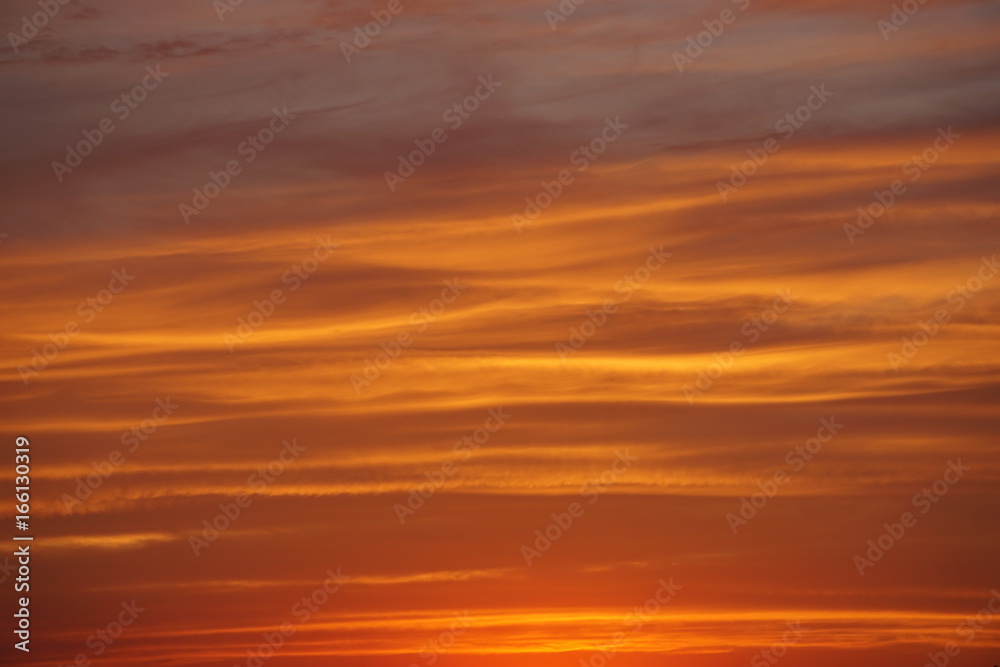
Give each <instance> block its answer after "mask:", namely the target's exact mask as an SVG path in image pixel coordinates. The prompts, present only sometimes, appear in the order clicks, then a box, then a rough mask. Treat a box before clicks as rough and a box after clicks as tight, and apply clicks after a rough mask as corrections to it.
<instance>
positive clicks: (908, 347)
mask: <svg viewBox="0 0 1000 667" xmlns="http://www.w3.org/2000/svg"><path fill="white" fill-rule="evenodd" d="M997 272H1000V264H997V256H996V255H993V257H991V258H987V257H983V258H982V259H981V260H980V265H979V269H978V271H977V272H976V274H975V275H973V276H971V277H969V278H968V279H967V280H966V281H965V282H964V283H959V284H958V285H955V287H954V289H952V290H950V291H949V292H948V294H947V296H946V299H947V302H948V303H949V304H953V305H954V308H952V310H953V311H954V312H958V311H960V310H962V308H964V307H965V304H966V303H968V301H969V300H970V299H972V297H974V296H976V295H977V294H979V292H980V291H982V289H983V287H984V286H985V284H986V283H987V282H989V281H990V280H993V278H994V277H995V276H996V275H997ZM950 321H951V313H949V312H948V309H947V308H938V309H937V310H935V311H934V314H933V315H932V316H931V317H928V318H927V319H926V320H917V327H916V329H915V330H914V331H913V332H912V333H911V334H910V335H908V336H902V337H900V339H899V340H900V346H899V350H898V351H897V352H889V353H887V354H886V358H887V359H888V360H889V365H890V366H891V367H892V370H894V371H896V372H897V373H898V372H899V371H900V369H901V368H902V367H903V366H905V365H906V364H908V363H910V362H911V361H912V360H913V358H914V357H916V356H917V354H919V353H920V350H922V349H923V348H924V347H925V346H926V345H927V344H928V343H930V341H931V339H932V338H934V337H935V336H937V335H938V333H940V331H941V327H942V326H944V325H945V324H947V323H948V322H950Z"/></svg>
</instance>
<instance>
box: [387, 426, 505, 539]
mask: <svg viewBox="0 0 1000 667" xmlns="http://www.w3.org/2000/svg"><path fill="white" fill-rule="evenodd" d="M487 415H488V416H487V417H486V420H485V421H484V422H483V425H482V426H480V427H479V428H477V429H476V430H474V431H473V432H472V433H470V434H469V435H466V436H462V439H461V440H457V441H455V444H454V445H452V447H451V451H452V452H453V453H454V454H455V458H447V459H445V460H444V461H442V462H441V465H440V466H439V467H438V469H437V470H429V471H427V472H425V473H424V477H426V478H427V481H426V482H424V483H423V484H421V485H420V486H418V487H417V488H416V489H410V495H409V497H408V498H407V499H406V504H405V505H404V504H402V503H396V504H394V505H393V506H392V509H393V511H394V512H395V513H396V518H397V519H399V523H400V524H404V523H406V520H407V519H408V518H409V517H411V516H413V515H415V514H416V513H417V511H418V510H420V509H421V508H422V507H423V506H424V505H425V504H426V503H427V501H428V500H430V498H431V497H432V496H433V495H434V494H435V493H437V491H438V490H440V489H441V487H443V486H444V485H445V483H447V481H448V480H449V479H451V478H452V477H453V476H454V475H455V473H456V472H458V464H459V463H465V462H466V461H468V460H469V459H471V458H472V455H473V454H474V453H476V452H477V451H479V449H480V448H482V446H483V445H485V444H486V443H487V442H489V440H490V436H492V435H493V434H494V433H496V432H497V431H499V430H500V429H501V428H502V427H503V425H504V424H506V423H507V420H508V419H510V415H509V414H506V413H505V412H504V411H503V408H502V407H501V408H490V409H489V411H488V412H487Z"/></svg>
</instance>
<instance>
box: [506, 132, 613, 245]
mask: <svg viewBox="0 0 1000 667" xmlns="http://www.w3.org/2000/svg"><path fill="white" fill-rule="evenodd" d="M627 129H628V125H626V124H625V123H623V122H621V116H615V117H614V119H613V120H612V118H611V117H610V116H608V117H607V118H605V119H604V127H603V128H601V131H600V132H599V133H598V135H597V136H596V137H594V138H593V139H591V140H590V141H589V142H587V143H586V144H582V145H581V146H579V147H578V148H577V149H576V150H574V151H573V152H572V153H570V156H569V163H570V165H572V166H574V167H576V174H582V173H583V172H585V171H587V169H588V168H589V167H590V165H591V164H593V163H594V162H596V161H597V159H598V158H599V157H600V156H601V155H603V154H604V152H605V151H606V150H608V146H610V145H611V144H613V143H614V142H616V141H618V138H619V137H621V136H622V133H623V132H624V131H625V130H627ZM576 174H574V173H573V172H572V171H571V170H569V169H563V170H562V171H560V172H559V173H558V174H556V177H555V178H554V179H553V180H552V181H548V182H546V181H542V182H541V185H542V189H541V190H540V191H539V192H538V194H536V195H535V196H534V197H525V198H524V204H525V206H524V210H523V211H522V212H521V213H520V214H518V213H511V215H510V221H511V222H512V223H513V224H514V229H516V230H517V233H518V234H520V233H522V232H523V231H524V228H525V227H527V226H528V225H530V224H531V223H533V222H534V221H535V220H537V219H538V218H539V216H541V215H542V213H544V212H545V210H546V209H548V208H549V207H550V206H552V204H553V202H555V200H556V199H558V198H559V197H560V196H561V195H562V193H563V192H564V191H565V188H567V187H569V186H570V185H572V184H573V183H574V182H576Z"/></svg>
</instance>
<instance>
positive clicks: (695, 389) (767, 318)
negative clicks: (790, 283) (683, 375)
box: [681, 288, 799, 405]
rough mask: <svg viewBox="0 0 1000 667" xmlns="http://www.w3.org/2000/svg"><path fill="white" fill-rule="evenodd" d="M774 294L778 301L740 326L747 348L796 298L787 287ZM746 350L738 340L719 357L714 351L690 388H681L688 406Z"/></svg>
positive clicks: (687, 386) (688, 385)
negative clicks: (776, 295) (707, 364)
mask: <svg viewBox="0 0 1000 667" xmlns="http://www.w3.org/2000/svg"><path fill="white" fill-rule="evenodd" d="M777 294H778V298H777V299H775V300H774V302H773V303H772V304H771V307H770V308H765V309H764V310H763V311H761V314H760V316H759V317H757V316H755V317H751V318H750V319H749V320H747V321H746V322H744V323H743V325H742V326H741V327H740V334H742V335H743V336H744V337H745V338H746V339H747V342H748V343H749V344H750V345H752V344H754V343H756V342H757V341H758V340H760V338H761V336H762V335H763V334H764V332H765V331H767V330H768V328H769V327H771V326H772V325H773V324H774V323H775V322H777V321H778V318H779V316H780V315H782V314H784V313H785V312H786V311H787V310H788V309H789V308H790V307H791V306H792V304H793V303H794V302H795V301H796V300H797V299H798V298H799V297H797V296H795V295H794V294H792V290H791V289H790V288H785V290H777ZM746 348H747V345H746V344H744V343H743V341H742V340H740V339H738V338H737V339H736V340H734V341H733V342H732V343H730V344H729V347H728V348H727V349H726V350H724V351H723V352H722V353H721V354H720V353H718V352H713V353H712V358H713V359H715V362H714V363H712V364H710V365H709V366H708V368H706V369H705V370H701V371H698V377H697V378H696V379H695V381H694V384H693V385H690V384H685V385H683V386H682V387H681V392H683V394H684V398H686V399H687V402H688V405H694V399H696V398H698V397H699V396H702V395H704V394H705V392H706V391H708V390H709V389H711V388H712V386H713V385H714V384H715V381H716V380H718V379H719V378H721V377H722V375H723V373H725V372H726V371H727V370H729V369H730V368H732V367H733V364H735V363H736V359H737V358H739V357H742V356H743V354H744V353H745V352H746Z"/></svg>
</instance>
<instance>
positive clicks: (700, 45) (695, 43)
mask: <svg viewBox="0 0 1000 667" xmlns="http://www.w3.org/2000/svg"><path fill="white" fill-rule="evenodd" d="M732 2H733V4H734V5H736V8H737V9H739V11H740V12H745V11H746V10H747V8H748V7H750V0H732ZM739 15H740V14H739V13H738V12H734V11H733V10H732V9H729V8H726V9H723V10H722V11H721V12H719V16H718V18H711V19H705V20H704V21H702V22H701V24H702V25H703V26H705V30H702V31H701V32H699V33H698V34H696V35H688V38H687V46H686V47H685V49H684V51H683V52H681V51H674V54H673V58H674V65H676V66H677V71H678V72H681V73H682V74H683V72H684V68H685V67H687V66H688V65H693V64H694V61H695V60H697V59H698V58H700V57H701V56H702V54H703V53H705V50H706V49H708V48H710V47H711V46H712V45H713V44H715V40H716V39H718V38H719V37H721V36H722V33H724V32H725V31H726V26H730V25H732V24H733V23H735V22H736V19H737V17H739Z"/></svg>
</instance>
